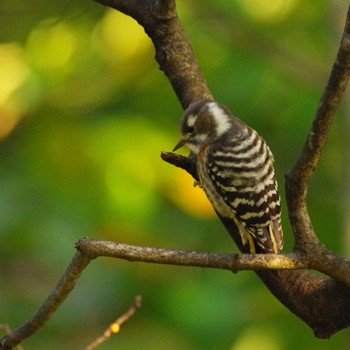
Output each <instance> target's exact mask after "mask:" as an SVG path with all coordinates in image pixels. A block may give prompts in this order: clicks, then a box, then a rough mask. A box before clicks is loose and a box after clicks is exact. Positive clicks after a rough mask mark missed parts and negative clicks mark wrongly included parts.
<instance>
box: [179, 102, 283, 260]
mask: <svg viewBox="0 0 350 350" xmlns="http://www.w3.org/2000/svg"><path fill="white" fill-rule="evenodd" d="M181 131H182V134H183V137H182V138H181V140H180V142H179V143H178V144H177V145H176V146H175V148H174V150H176V149H178V148H180V147H182V146H184V145H186V146H187V147H188V148H189V149H190V150H191V151H192V152H193V153H194V154H196V156H197V172H198V177H199V180H200V185H201V186H202V188H203V189H204V191H205V193H206V195H207V197H208V198H209V200H210V202H211V204H212V205H213V207H214V209H215V210H216V211H217V213H219V214H220V216H222V217H223V218H229V219H230V220H233V221H234V222H235V224H236V226H237V227H238V229H239V232H240V236H241V239H242V243H243V245H245V244H247V243H249V248H250V252H251V253H252V254H255V253H256V252H262V253H278V252H279V251H280V250H282V248H283V232H282V227H281V207H280V197H279V194H278V186H277V182H276V178H275V171H274V168H273V155H272V153H271V151H270V149H269V147H268V146H267V144H266V143H265V141H264V140H263V139H262V138H261V137H260V136H259V135H258V133H257V132H256V131H255V130H253V129H252V128H250V127H249V126H247V125H246V124H245V123H243V122H242V121H241V120H239V119H237V118H235V117H233V116H232V114H231V113H230V111H229V110H228V109H227V108H226V107H225V106H223V105H220V104H218V103H217V102H213V101H206V100H202V101H197V102H195V103H193V104H191V105H190V107H189V108H188V109H187V110H186V111H185V113H184V116H183V119H182V122H181Z"/></svg>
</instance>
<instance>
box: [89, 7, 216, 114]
mask: <svg viewBox="0 0 350 350" xmlns="http://www.w3.org/2000/svg"><path fill="white" fill-rule="evenodd" d="M94 1H96V2H99V3H100V4H103V5H105V6H109V7H112V8H114V9H116V10H118V11H120V12H122V13H124V14H126V15H128V16H131V17H132V18H134V19H135V20H136V21H137V22H138V23H139V24H140V25H141V26H142V27H143V28H144V29H145V32H146V33H147V34H148V36H149V37H150V38H151V40H152V42H153V45H154V48H155V50H156V57H155V58H156V60H157V62H158V64H159V67H160V69H161V70H162V71H163V72H164V73H165V75H166V76H167V77H168V78H169V81H170V83H171V85H172V87H173V89H174V91H175V93H176V95H177V97H178V99H179V101H180V102H181V104H182V107H183V108H186V107H187V106H188V105H189V104H190V103H191V102H192V101H197V100H200V99H203V98H205V99H208V100H212V99H213V97H212V95H211V93H210V91H209V89H208V86H207V83H206V81H205V78H204V76H203V73H202V71H201V70H200V68H199V66H198V64H197V60H196V57H195V55H194V52H193V49H192V46H191V44H190V42H189V41H188V40H187V38H186V34H185V32H184V29H183V26H182V24H181V22H180V20H179V17H178V15H177V12H176V6H175V1H174V0H94Z"/></svg>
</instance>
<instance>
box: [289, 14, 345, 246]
mask: <svg viewBox="0 0 350 350" xmlns="http://www.w3.org/2000/svg"><path fill="white" fill-rule="evenodd" d="M349 77H350V7H349V9H348V13H347V17H346V21H345V26H344V31H343V36H342V39H341V42H340V46H339V50H338V53H337V57H336V60H335V62H334V64H333V68H332V72H331V74H330V77H329V79H328V83H327V85H326V87H325V89H324V92H323V95H322V97H321V100H320V103H319V105H318V108H317V111H316V114H315V117H314V120H313V123H312V126H311V129H310V131H309V134H308V136H307V139H306V142H305V145H304V147H303V149H302V151H301V153H300V156H299V158H298V160H297V162H296V164H295V165H294V167H293V168H292V169H291V170H290V171H289V172H288V174H287V175H286V197H287V202H288V209H289V219H290V221H291V224H292V227H293V230H294V234H295V239H296V248H297V249H303V250H308V251H312V250H313V249H315V245H319V242H318V239H317V238H316V235H315V233H314V230H313V228H312V223H311V220H310V217H309V214H308V211H307V206H306V196H307V192H308V186H309V182H310V178H311V176H312V174H313V172H314V170H315V168H316V166H317V163H318V161H319V159H320V157H321V154H322V151H323V149H324V147H325V144H326V142H327V138H328V135H329V132H330V129H331V126H332V123H333V120H334V116H335V112H336V110H337V108H338V106H339V104H340V101H341V99H342V97H343V94H344V91H345V88H346V86H347V84H348V81H349Z"/></svg>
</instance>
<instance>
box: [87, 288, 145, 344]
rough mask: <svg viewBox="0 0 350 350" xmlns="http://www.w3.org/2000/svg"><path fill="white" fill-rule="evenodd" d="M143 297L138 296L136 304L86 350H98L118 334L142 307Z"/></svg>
mask: <svg viewBox="0 0 350 350" xmlns="http://www.w3.org/2000/svg"><path fill="white" fill-rule="evenodd" d="M141 302H142V297H141V296H140V295H137V296H136V297H135V300H134V304H133V305H131V306H130V307H129V309H128V310H127V311H126V312H125V313H124V314H122V315H121V316H120V317H118V318H117V319H116V320H115V321H114V322H113V323H111V324H110V325H109V326H108V328H107V329H106V330H105V331H104V332H103V334H102V335H101V336H100V337H98V338H97V339H96V340H94V341H93V342H92V343H91V344H89V345H88V346H87V347H86V348H85V350H93V349H95V348H97V346H99V345H100V344H102V343H104V342H105V341H106V340H108V339H109V338H110V337H111V336H112V335H113V334H117V333H119V331H120V326H121V325H122V324H123V323H124V322H126V321H127V320H129V319H130V317H132V316H133V315H134V314H135V312H136V311H137V309H139V308H140V307H141Z"/></svg>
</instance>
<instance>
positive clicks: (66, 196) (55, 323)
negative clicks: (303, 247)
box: [0, 0, 350, 350]
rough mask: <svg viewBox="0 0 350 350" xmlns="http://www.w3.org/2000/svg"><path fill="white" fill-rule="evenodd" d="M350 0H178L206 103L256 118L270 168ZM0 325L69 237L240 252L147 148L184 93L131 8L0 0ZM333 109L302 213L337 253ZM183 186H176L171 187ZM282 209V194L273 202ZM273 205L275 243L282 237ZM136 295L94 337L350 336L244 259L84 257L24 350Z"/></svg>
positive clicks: (47, 277)
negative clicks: (219, 264) (326, 332)
mask: <svg viewBox="0 0 350 350" xmlns="http://www.w3.org/2000/svg"><path fill="white" fill-rule="evenodd" d="M346 7H347V4H346V1H343V2H341V1H320V0H316V1H315V0H305V1H300V0H288V1H287V0H285V1H278V0H274V1H272V0H254V1H253V0H251V1H249V0H236V1H224V0H218V1H216V2H213V1H209V0H203V1H200V2H199V1H180V0H179V1H178V11H179V14H180V17H181V19H182V21H183V23H184V26H185V28H186V30H187V33H188V36H189V38H190V40H191V42H192V44H193V46H194V49H195V52H196V54H197V55H198V59H199V62H200V65H201V67H202V69H203V71H204V74H205V76H206V78H207V80H208V83H209V85H210V87H211V89H212V91H213V93H214V95H215V96H216V99H217V100H218V101H220V102H222V103H224V104H226V105H228V106H229V107H230V108H231V110H232V111H233V112H234V114H235V115H236V116H238V117H240V118H241V119H243V120H244V121H246V122H247V123H248V124H249V125H251V126H252V127H254V128H255V129H257V130H258V131H259V132H260V133H261V134H262V135H263V136H264V138H265V139H266V140H267V142H268V144H269V145H270V147H271V149H272V150H273V152H274V154H275V160H276V169H277V172H278V177H279V181H280V187H281V192H282V197H283V193H284V189H283V184H284V181H283V175H284V174H285V173H286V172H287V171H288V169H289V168H290V167H291V166H292V165H293V162H294V161H295V160H296V157H297V156H298V153H299V152H300V149H301V146H302V144H303V142H304V139H305V136H306V133H307V130H308V128H309V126H310V123H311V121H312V118H313V115H314V112H315V109H316V107H317V104H318V101H319V98H320V96H321V94H322V90H323V87H324V85H325V83H326V81H327V77H328V74H329V71H330V69H331V66H332V63H333V60H334V57H335V54H336V50H337V46H338V43H339V40H340V30H341V27H342V25H343V21H344V18H345V15H346ZM0 28H1V30H0V189H1V195H0V273H1V278H0V287H1V288H0V322H2V323H8V324H9V325H10V326H11V327H12V328H16V327H17V326H19V325H20V324H21V323H22V322H24V321H25V320H26V319H28V318H29V317H31V316H32V314H33V313H34V312H35V311H36V310H37V309H38V307H39V306H40V304H41V303H42V301H43V300H44V299H45V298H46V296H47V295H48V294H49V293H50V291H51V289H52V287H53V286H54V284H55V283H56V281H57V280H58V279H59V277H60V276H61V274H62V273H63V271H64V269H65V268H66V266H67V264H68V263H69V261H70V259H71V257H72V256H73V254H74V252H75V250H74V242H76V241H77V240H78V239H79V238H82V237H86V236H88V237H90V238H94V239H103V240H113V241H117V242H123V243H130V244H138V245H145V246H155V247H163V248H180V249H193V250H202V251H213V252H232V251H236V248H235V246H234V244H233V243H232V242H231V240H230V239H229V237H228V236H227V234H226V233H225V230H224V229H223V227H222V226H221V225H220V223H219V222H218V220H217V219H216V218H215V217H214V216H213V215H212V213H211V212H210V211H209V210H208V207H207V205H206V202H204V200H203V197H200V193H199V190H198V189H194V188H192V187H191V185H192V180H191V178H190V177H187V176H186V175H184V174H183V172H181V171H180V170H177V169H175V168H173V167H171V166H169V165H168V164H165V163H163V162H162V161H161V160H160V157H159V155H160V152H161V151H163V150H164V151H169V150H171V149H172V148H173V146H174V145H175V143H176V142H177V139H178V137H179V134H180V132H179V126H178V124H179V118H180V116H181V113H182V111H181V107H180V104H179V102H178V101H177V99H176V97H175V95H174V92H173V91H172V89H171V87H170V85H169V83H168V81H167V79H166V78H165V77H164V76H163V74H162V72H160V71H159V69H158V67H157V65H156V63H155V61H154V59H153V57H154V50H153V48H152V46H151V43H150V40H149V39H148V38H147V37H146V35H145V34H144V32H143V30H142V29H141V28H140V27H139V26H138V25H137V24H136V22H134V21H133V20H131V19H128V18H127V17H126V16H124V15H121V14H118V13H117V12H116V11H112V10H108V9H106V8H104V7H103V6H101V5H99V4H97V3H95V2H93V1H81V0H77V1H74V2H72V1H68V0H63V1H57V0H52V1H50V4H48V3H47V2H46V1H43V0H34V1H31V2H25V1H21V0H12V1H5V0H1V1H0ZM346 114H349V113H346V111H345V108H344V107H343V111H342V113H341V112H340V113H339V116H338V118H337V121H336V123H335V125H334V128H333V131H332V135H331V136H330V140H329V143H328V147H327V150H326V152H325V154H324V156H323V158H322V161H321V164H320V166H319V168H318V170H317V172H316V175H315V177H314V179H313V182H312V185H311V189H310V195H309V207H310V213H311V216H312V218H313V222H314V227H315V229H316V232H317V233H318V235H319V237H320V238H321V239H322V241H323V242H324V243H325V244H326V245H327V246H328V247H329V248H331V249H332V250H334V251H336V252H338V253H340V254H346V247H345V242H346V241H347V240H346V237H345V233H344V232H345V228H344V224H343V223H344V220H345V219H344V218H346V216H347V211H348V208H346V207H345V205H344V202H345V200H344V195H343V193H344V188H345V181H344V180H343V179H344V173H345V169H344V166H343V163H344V159H346V152H347V150H346V147H345V144H346V141H345V139H346V137H345V136H346V132H345V131H344V130H345V116H346ZM184 186H187V187H186V189H185V190H183V188H184ZM284 208H285V205H284ZM286 216H287V215H286V210H285V209H284V219H283V220H284V230H285V235H286V241H287V242H286V251H288V250H291V249H292V246H293V239H292V234H291V230H290V227H289V223H288V220H287V217H286ZM136 294H141V295H142V296H143V306H142V308H141V309H140V310H139V311H138V312H137V314H136V315H135V316H134V317H133V318H132V319H131V320H129V321H128V323H127V324H125V325H124V326H123V327H122V331H121V333H120V334H119V335H116V336H114V337H113V338H112V339H111V340H110V341H109V342H107V343H106V344H104V345H103V346H101V347H100V348H101V349H115V348H118V349H128V350H132V349H154V350H156V349H169V350H172V349H183V350H187V349H191V350H193V349H232V350H250V349H254V348H257V349H261V350H264V349H269V350H289V349H295V348H298V349H299V350H306V349H307V350H310V349H317V350H322V349H348V344H349V341H350V339H349V335H350V333H349V330H345V331H342V332H340V333H339V334H337V335H335V336H334V337H333V338H332V339H331V340H329V341H324V340H323V341H321V340H317V339H315V338H314V337H313V334H312V332H311V331H310V330H309V329H308V328H307V327H306V326H305V325H304V324H303V323H302V322H301V321H299V320H298V319H297V318H296V317H295V316H294V315H292V314H291V313H290V312H289V311H288V310H286V309H285V308H284V307H283V306H282V305H280V304H279V302H278V301H276V300H275V299H274V298H273V297H272V296H271V295H270V294H269V292H268V291H267V290H266V288H265V287H264V286H263V285H262V284H261V283H260V281H259V280H258V279H257V278H256V277H255V275H254V274H253V273H250V272H241V273H239V274H237V275H232V274H231V273H229V272H223V271H209V270H203V269H195V268H183V267H171V266H158V265H148V264H141V263H128V262H124V261H118V260H112V259H102V258H100V259H97V260H95V261H93V262H92V263H91V265H90V266H89V267H88V269H87V270H86V271H85V272H84V273H83V275H82V277H81V279H80V280H79V282H78V285H77V287H76V288H75V290H74V291H73V293H72V294H71V295H70V297H69V298H68V300H67V302H66V303H65V304H64V306H63V307H62V308H61V309H60V310H59V311H58V312H57V314H55V316H54V317H53V319H52V320H51V321H50V322H49V323H48V324H47V325H46V326H45V328H44V329H42V330H41V331H40V332H39V333H37V334H36V335H35V336H34V337H32V338H30V339H29V340H27V341H26V342H25V343H24V344H23V345H24V346H25V349H82V348H83V347H84V346H86V345H87V344H88V343H90V342H91V341H92V340H93V339H95V338H96V337H97V336H98V335H100V334H101V332H102V331H103V330H104V329H105V328H106V327H107V325H108V324H109V323H110V322H111V321H113V320H114V319H115V318H116V317H117V316H119V315H120V314H121V313H122V312H124V311H125V310H126V309H127V307H128V306H129V305H130V304H131V303H132V302H133V299H134V296H135V295H136Z"/></svg>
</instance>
